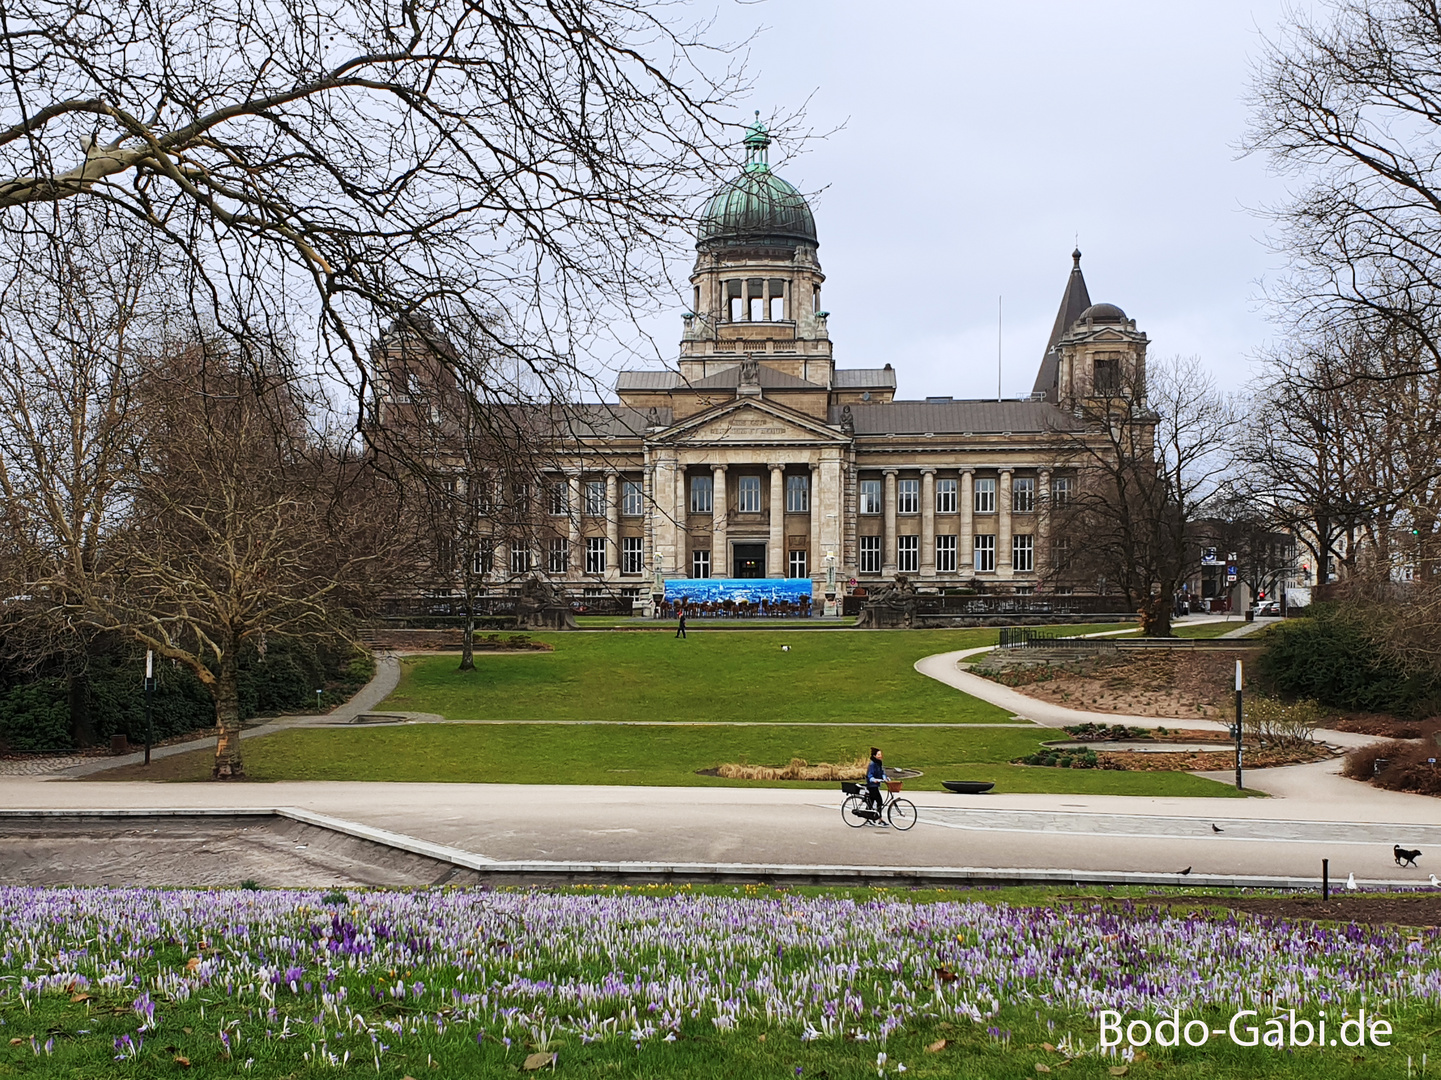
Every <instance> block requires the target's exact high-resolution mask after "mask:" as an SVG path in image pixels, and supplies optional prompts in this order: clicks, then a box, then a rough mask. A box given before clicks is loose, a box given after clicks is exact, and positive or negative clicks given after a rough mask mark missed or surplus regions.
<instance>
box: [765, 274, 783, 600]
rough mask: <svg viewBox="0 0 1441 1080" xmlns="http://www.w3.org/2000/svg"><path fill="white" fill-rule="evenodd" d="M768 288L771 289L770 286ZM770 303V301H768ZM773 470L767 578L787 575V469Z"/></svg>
mask: <svg viewBox="0 0 1441 1080" xmlns="http://www.w3.org/2000/svg"><path fill="white" fill-rule="evenodd" d="M766 288H768V289H769V288H770V286H769V285H767V286H766ZM767 302H769V301H767ZM770 469H771V535H770V542H769V543H768V544H767V545H766V576H767V577H785V574H786V551H785V547H786V493H785V486H786V467H785V466H784V465H772V466H771V467H770Z"/></svg>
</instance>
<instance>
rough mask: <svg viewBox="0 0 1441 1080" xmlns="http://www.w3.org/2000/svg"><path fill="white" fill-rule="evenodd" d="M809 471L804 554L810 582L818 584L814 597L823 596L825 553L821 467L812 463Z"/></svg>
mask: <svg viewBox="0 0 1441 1080" xmlns="http://www.w3.org/2000/svg"><path fill="white" fill-rule="evenodd" d="M810 469H811V489H810V494H809V498H810V503H809V508H810V515H811V542H810V550H809V551H808V552H806V569H807V570H809V571H810V575H811V581H813V582H818V583H819V586H818V588H816V589H814V590H813V592H814V593H815V595H816V596H823V595H824V593H825V581H826V566H825V562H826V553H825V552H824V551H823V550H821V518H822V517H823V515H824V508H825V503H824V502H823V501H822V499H821V467H820V466H819V465H817V464H816V463H815V462H814V461H813V462H811V465H810ZM837 558H839V556H837Z"/></svg>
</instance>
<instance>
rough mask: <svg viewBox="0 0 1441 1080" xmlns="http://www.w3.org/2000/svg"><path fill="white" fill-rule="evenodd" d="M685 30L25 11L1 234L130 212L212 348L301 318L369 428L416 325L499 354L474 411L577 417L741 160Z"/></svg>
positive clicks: (368, 15) (7, 67)
mask: <svg viewBox="0 0 1441 1080" xmlns="http://www.w3.org/2000/svg"><path fill="white" fill-rule="evenodd" d="M676 15H677V12H676V9H673V8H670V7H668V6H667V5H658V4H652V3H650V2H649V0H587V2H585V3H561V4H555V3H550V2H547V0H514V2H512V3H507V4H503V5H496V4H473V3H467V2H465V0H438V2H434V3H426V4H421V3H416V2H411V0H407V2H403V3H399V4H393V3H389V2H386V0H332V2H328V3H326V2H321V0H263V2H262V0H241V2H240V3H239V4H238V5H237V4H236V3H234V2H232V0H225V2H221V0H148V2H143V3H137V4H131V5H125V6H122V7H121V8H118V9H114V10H112V9H110V8H95V7H94V6H93V5H91V4H88V3H85V2H83V0H18V2H16V3H10V4H7V5H6V7H5V9H4V12H3V19H0V41H3V44H4V46H5V48H4V50H3V51H0V67H3V69H4V72H5V80H4V82H5V86H6V91H7V96H6V99H5V100H6V112H7V114H8V115H7V116H6V117H5V118H4V120H5V123H4V126H3V127H0V229H7V230H12V231H21V232H26V231H35V230H38V231H48V230H52V229H53V227H54V218H53V215H52V214H51V213H50V212H49V210H48V209H47V208H48V207H51V206H53V205H54V204H56V203H59V202H65V201H70V200H83V201H93V202H103V203H106V204H108V205H110V206H113V207H115V208H116V209H117V210H120V211H122V212H123V213H125V214H128V215H130V216H131V217H133V218H134V219H135V220H136V221H139V222H141V223H143V224H144V226H145V227H146V228H147V229H148V230H150V231H151V232H152V233H153V234H154V235H155V236H156V237H158V238H161V239H163V240H164V241H165V242H166V243H168V244H170V245H173V247H174V249H175V250H176V251H177V252H179V253H180V254H181V255H182V256H183V257H184V259H186V260H187V261H188V262H189V264H190V266H191V267H192V271H193V275H194V281H193V288H194V295H193V299H194V302H195V303H196V304H197V305H202V306H204V308H205V309H206V311H205V314H206V316H207V320H208V321H209V322H210V323H212V324H213V325H215V326H216V327H217V328H218V329H219V330H220V331H221V332H223V333H228V334H230V335H232V336H234V337H236V338H237V339H253V338H255V337H257V336H259V337H264V336H265V335H267V334H269V333H270V332H271V331H272V329H273V328H272V327H270V326H269V325H268V323H267V317H266V315H265V314H264V313H265V312H269V311H278V312H284V313H287V314H286V317H287V318H289V317H291V316H292V315H293V313H294V312H296V311H297V310H306V311H309V312H311V313H312V314H313V315H314V316H315V317H316V325H315V332H316V333H317V334H318V335H319V336H320V339H321V341H322V344H323V346H324V348H325V352H326V354H327V355H328V356H329V358H330V361H331V364H332V369H333V374H335V375H338V376H339V377H340V378H341V379H342V380H343V381H344V382H345V384H346V385H347V386H348V387H349V388H350V390H351V391H352V393H353V402H354V405H355V407H356V408H361V407H363V406H364V405H365V404H366V403H367V402H368V400H369V397H370V393H369V391H370V382H371V379H372V377H373V374H374V373H373V371H372V370H371V368H370V365H369V363H368V357H367V345H368V343H369V340H370V339H371V337H372V336H373V335H374V334H375V333H376V332H377V331H378V330H379V328H380V327H383V326H385V325H388V324H389V323H390V322H391V321H392V320H393V319H394V318H396V317H405V316H407V315H410V314H412V313H414V312H418V311H422V310H423V311H425V312H427V313H428V314H429V316H430V317H431V318H434V319H436V320H438V321H439V322H440V323H441V324H442V328H443V329H445V330H447V332H449V331H450V330H451V329H452V328H451V327H449V326H447V325H445V324H446V323H447V322H448V321H449V320H452V319H454V320H456V321H464V322H465V323H467V324H468V325H469V326H470V327H471V328H472V329H474V330H476V331H477V332H480V333H483V334H484V335H485V336H486V337H487V338H488V342H487V348H486V349H484V350H483V357H484V359H485V361H486V363H485V365H484V366H477V367H473V368H469V369H467V370H466V371H465V373H464V375H465V377H464V378H463V379H461V380H460V381H461V382H463V383H465V384H466V385H467V386H468V387H469V388H470V390H471V391H472V392H475V393H483V392H488V393H489V394H491V395H494V396H497V397H502V398H504V397H507V396H509V395H510V394H511V393H512V392H513V391H515V390H516V387H517V385H518V384H519V385H527V384H528V385H531V386H533V387H536V388H538V390H539V391H543V393H541V396H542V397H554V396H560V397H564V396H566V395H567V394H568V393H570V392H571V390H572V389H573V387H574V385H575V384H576V383H577V381H578V380H581V379H583V378H584V371H585V364H584V362H583V359H584V358H583V350H584V349H585V348H586V342H587V341H590V340H593V338H592V335H593V334H594V333H598V332H604V331H605V330H606V329H607V328H608V327H609V326H610V324H611V323H612V322H613V320H614V319H615V318H616V316H617V315H621V316H623V315H624V314H625V313H626V312H628V311H631V310H634V309H635V308H648V307H649V306H650V305H652V304H653V303H655V302H656V301H657V300H659V299H662V298H664V297H665V296H666V295H668V294H670V293H671V284H670V282H669V280H668V276H667V270H668V267H667V265H666V262H665V259H664V258H663V256H664V254H665V252H666V250H667V248H666V245H667V244H668V243H669V242H672V241H675V240H677V239H678V238H679V236H680V231H679V227H680V226H682V225H683V224H684V223H685V221H686V219H687V217H688V216H689V212H690V211H691V209H692V205H691V204H692V201H693V198H694V195H695V193H696V192H697V190H698V187H699V186H700V185H701V184H702V183H704V184H705V185H706V186H709V183H710V182H711V181H712V180H713V179H714V178H715V177H716V176H718V175H719V171H718V170H719V169H720V168H722V167H723V161H724V158H725V157H726V156H727V155H729V154H730V153H732V152H733V151H731V150H730V149H729V148H727V147H726V146H724V145H723V144H724V143H725V142H727V141H728V140H727V139H725V138H723V137H722V138H717V136H719V135H720V134H721V130H722V129H721V124H720V123H719V118H720V114H721V111H722V109H728V108H729V107H730V103H731V102H733V101H734V98H735V95H736V94H737V93H738V92H740V91H742V90H744V88H745V85H744V81H743V78H742V76H741V74H740V72H739V69H738V68H737V67H736V66H734V64H733V63H732V56H733V55H734V54H733V53H731V52H730V51H728V50H726V49H717V48H714V47H712V46H710V45H708V44H707V43H706V41H705V33H706V28H705V27H704V26H691V25H685V24H681V23H677V22H676V21H674V20H675V17H676ZM710 68H718V69H719V73H718V74H716V75H711V74H709V73H708V69H710ZM305 333H306V334H307V335H308V334H309V333H310V331H309V330H307V331H305ZM474 355H475V354H473V353H470V352H468V351H459V352H457V353H455V354H453V355H452V356H450V357H449V361H450V362H452V363H454V364H456V365H457V366H460V367H465V366H466V365H467V363H468V361H469V360H470V359H471V358H472V357H473V356H474ZM497 359H503V360H504V361H505V362H504V363H495V361H496V360H497Z"/></svg>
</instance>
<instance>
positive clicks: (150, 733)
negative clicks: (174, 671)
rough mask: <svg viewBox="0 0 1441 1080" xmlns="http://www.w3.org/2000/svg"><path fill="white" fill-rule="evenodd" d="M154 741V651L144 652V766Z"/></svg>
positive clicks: (148, 760)
mask: <svg viewBox="0 0 1441 1080" xmlns="http://www.w3.org/2000/svg"><path fill="white" fill-rule="evenodd" d="M154 741H155V650H154V649H146V650H145V764H147V765H149V764H150V744H151V743H153V742H154Z"/></svg>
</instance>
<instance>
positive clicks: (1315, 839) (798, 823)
mask: <svg viewBox="0 0 1441 1080" xmlns="http://www.w3.org/2000/svg"><path fill="white" fill-rule="evenodd" d="M1332 764H1333V763H1330V762H1326V763H1322V766H1323V768H1319V769H1318V768H1317V767H1316V766H1311V765H1308V766H1298V767H1295V769H1294V770H1273V771H1272V772H1271V773H1270V774H1267V776H1266V778H1265V779H1266V781H1267V782H1268V783H1271V782H1272V781H1273V778H1274V776H1275V774H1277V773H1285V772H1293V773H1295V774H1297V776H1296V781H1295V784H1294V786H1295V787H1296V788H1298V789H1301V790H1306V791H1311V790H1314V791H1316V792H1317V793H1318V796H1319V797H1299V798H1294V797H1293V798H1285V799H1245V800H1242V799H1197V798H1190V799H1180V798H1136V797H1123V796H1080V795H1008V794H1001V795H990V796H974V797H962V796H951V795H946V794H940V793H931V792H922V793H916V794H915V795H914V799H915V801H916V802H917V804H918V805H919V807H920V812H921V823H920V824H919V825H918V826H917V827H916V828H915V829H914V830H912V831H911V832H909V833H905V834H893V833H890V832H887V831H882V830H873V829H850V828H847V827H846V826H845V825H844V824H843V822H842V820H841V817H840V814H839V810H838V808H839V801H840V792H839V791H838V790H832V789H830V788H829V787H828V786H822V787H819V788H818V789H814V790H804V791H797V790H791V789H777V788H754V789H733V788H640V787H583V786H553V787H552V786H542V785H507V784H372V783H276V784H155V783H147V782H136V783H116V782H99V781H57V780H43V779H36V778H28V777H26V778H6V779H3V780H0V805H3V806H5V807H8V808H11V809H21V808H26V809H37V808H41V809H96V808H122V809H156V808H185V807H194V808H220V807H226V808H239V807H250V808H262V807H278V806H287V807H299V808H302V809H306V810H310V811H313V812H316V813H320V814H325V815H328V816H332V817H336V818H341V819H344V820H348V821H354V822H358V823H361V824H365V825H370V826H373V827H376V828H381V829H385V830H388V831H390V832H394V833H400V834H403V835H406V836H413V837H417V838H419V839H423V840H428V841H431V842H433V843H438V844H445V845H448V846H451V847H456V848H460V849H462V850H464V851H467V852H471V853H473V854H475V855H481V856H485V857H487V858H492V859H502V860H537V859H540V860H579V861H587V862H589V861H602V860H604V861H639V862H689V863H787V864H801V865H805V864H809V865H835V864H848V865H876V866H952V867H988V868H1041V869H1068V870H1107V871H1116V870H1119V871H1133V872H1147V873H1173V872H1176V871H1179V870H1181V869H1183V868H1185V867H1186V866H1192V867H1194V871H1195V873H1197V874H1202V873H1207V874H1223V875H1235V874H1247V875H1294V876H1304V877H1316V876H1318V875H1319V873H1320V860H1321V859H1322V858H1329V859H1330V860H1331V872H1332V874H1333V876H1336V877H1338V878H1339V879H1344V877H1345V875H1346V874H1348V873H1352V872H1354V873H1355V874H1356V875H1357V877H1358V878H1360V879H1362V880H1367V879H1372V880H1384V879H1395V878H1398V877H1400V878H1403V879H1405V880H1410V879H1412V878H1414V879H1415V881H1416V883H1417V884H1418V885H1424V884H1426V883H1427V876H1426V875H1427V873H1428V872H1430V871H1433V870H1437V869H1441V800H1429V799H1424V798H1421V797H1419V796H1404V795H1395V794H1394V793H1387V792H1382V793H1379V794H1381V795H1389V796H1391V797H1390V798H1387V799H1377V798H1374V797H1371V796H1370V795H1367V796H1366V797H1361V795H1360V793H1361V792H1365V791H1366V789H1365V788H1363V787H1362V785H1359V784H1353V785H1351V787H1352V788H1353V789H1355V793H1354V794H1353V795H1352V797H1351V798H1344V797H1338V794H1337V792H1338V791H1344V790H1346V789H1344V788H1333V787H1332V786H1331V785H1332V784H1336V785H1340V784H1349V783H1350V782H1349V781H1342V780H1340V778H1334V777H1330V776H1328V775H1327V773H1326V768H1328V767H1330V766H1331V765H1332ZM1213 825H1215V826H1216V827H1219V828H1220V829H1222V830H1223V831H1222V832H1220V833H1217V832H1215V831H1214V830H1213V828H1212V826H1213ZM1397 843H1399V844H1401V845H1402V846H1405V847H1420V848H1421V849H1422V850H1423V852H1425V854H1424V855H1423V857H1422V859H1421V868H1420V870H1406V871H1402V870H1399V869H1398V868H1397V867H1396V866H1395V865H1394V863H1393V860H1392V857H1391V845H1392V844H1397ZM1433 843H1435V844H1437V846H1436V847H1434V848H1433V847H1432V846H1431V845H1432V844H1433ZM1433 852H1434V855H1433V854H1432V853H1433Z"/></svg>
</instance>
